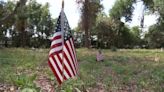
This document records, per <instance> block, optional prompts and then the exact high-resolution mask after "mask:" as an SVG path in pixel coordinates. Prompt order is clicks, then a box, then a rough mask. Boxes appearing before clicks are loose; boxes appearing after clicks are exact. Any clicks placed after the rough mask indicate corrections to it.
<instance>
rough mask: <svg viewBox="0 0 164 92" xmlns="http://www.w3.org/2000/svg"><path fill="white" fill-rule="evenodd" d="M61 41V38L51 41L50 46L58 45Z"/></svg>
mask: <svg viewBox="0 0 164 92" xmlns="http://www.w3.org/2000/svg"><path fill="white" fill-rule="evenodd" d="M62 41H63V40H62V38H60V39H57V40H54V41H52V43H51V46H53V45H55V44H58V43H62Z"/></svg>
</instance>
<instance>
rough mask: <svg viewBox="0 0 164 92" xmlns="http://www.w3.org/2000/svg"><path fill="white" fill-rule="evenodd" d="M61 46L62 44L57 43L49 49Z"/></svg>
mask: <svg viewBox="0 0 164 92" xmlns="http://www.w3.org/2000/svg"><path fill="white" fill-rule="evenodd" d="M59 46H62V43H57V44H54V45H52V46H51V49H53V48H56V47H59Z"/></svg>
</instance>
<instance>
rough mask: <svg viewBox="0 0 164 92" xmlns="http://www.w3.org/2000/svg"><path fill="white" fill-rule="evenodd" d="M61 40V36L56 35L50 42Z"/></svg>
mask: <svg viewBox="0 0 164 92" xmlns="http://www.w3.org/2000/svg"><path fill="white" fill-rule="evenodd" d="M61 38H62V36H61V35H58V36H55V37H54V38H53V39H52V41H54V40H57V39H61Z"/></svg>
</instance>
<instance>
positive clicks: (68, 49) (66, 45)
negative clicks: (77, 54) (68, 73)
mask: <svg viewBox="0 0 164 92" xmlns="http://www.w3.org/2000/svg"><path fill="white" fill-rule="evenodd" d="M65 47H66V49H67V51H68V53H69V56H70V57H71V60H72V63H73V67H74V68H75V71H74V70H73V73H74V75H76V73H75V72H76V67H75V63H74V59H73V56H72V54H71V51H70V50H71V48H69V47H68V44H67V43H65ZM70 62H71V61H70ZM71 68H72V67H71ZM72 69H73V68H72Z"/></svg>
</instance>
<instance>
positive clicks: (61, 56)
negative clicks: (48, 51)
mask: <svg viewBox="0 0 164 92" xmlns="http://www.w3.org/2000/svg"><path fill="white" fill-rule="evenodd" d="M59 56H60V58H61V59H62V58H64V57H63V53H60V54H59ZM63 60H64V59H63ZM66 73H67V72H66ZM64 74H65V73H64ZM65 76H66V78H67V79H69V78H70V77H69V75H68V74H65Z"/></svg>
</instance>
